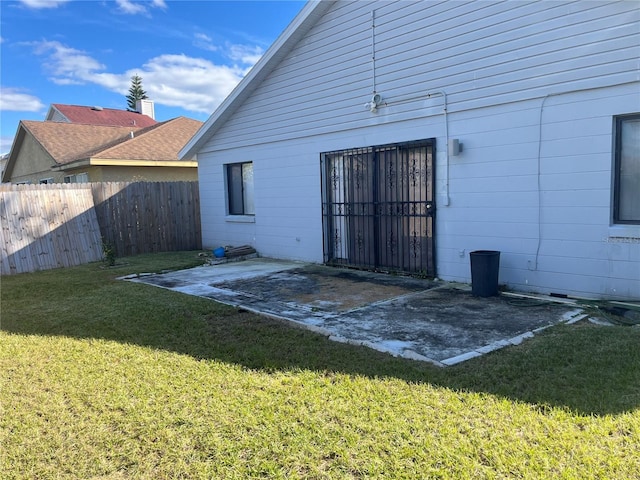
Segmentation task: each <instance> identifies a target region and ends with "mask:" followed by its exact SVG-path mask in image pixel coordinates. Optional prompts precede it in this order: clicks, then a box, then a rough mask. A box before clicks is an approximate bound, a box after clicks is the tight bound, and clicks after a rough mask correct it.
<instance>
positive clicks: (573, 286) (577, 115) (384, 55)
mask: <svg viewBox="0 0 640 480" xmlns="http://www.w3.org/2000/svg"><path fill="white" fill-rule="evenodd" d="M373 9H375V12H374V15H375V29H373V28H372V10H373ZM408 19H410V21H409V23H408ZM639 22H640V11H638V9H637V6H636V5H635V4H634V2H617V3H612V2H577V3H565V2H532V3H530V2H500V3H490V2H474V3H465V2H442V3H436V2H397V3H382V2H377V3H375V4H374V5H372V4H370V3H368V2H363V1H357V2H338V3H337V4H336V5H334V6H333V7H332V8H331V9H330V10H329V11H328V12H327V13H326V14H325V15H324V17H322V19H321V20H320V21H319V22H318V23H317V24H316V26H315V27H314V28H312V30H311V31H310V32H309V33H307V35H306V36H305V37H304V38H303V40H302V41H300V42H299V43H298V44H297V46H296V47H295V48H294V49H293V51H292V52H291V53H289V54H288V55H287V56H286V57H285V58H284V59H283V61H282V62H281V64H280V65H279V66H278V67H277V68H276V69H275V70H274V71H273V72H272V73H271V74H270V75H269V76H268V77H267V78H266V80H264V81H263V82H262V83H261V84H260V85H259V86H258V88H257V89H256V90H255V91H254V92H253V94H252V95H251V96H250V97H249V99H248V100H247V101H246V102H244V104H243V105H241V106H240V108H239V109H238V110H237V111H236V112H235V113H234V115H233V116H231V118H229V119H228V120H227V121H226V122H225V124H224V125H222V126H221V128H220V129H219V130H218V131H217V132H216V134H215V135H214V137H213V138H212V139H211V140H210V141H209V142H208V143H207V144H206V145H205V146H204V147H203V148H202V149H201V150H200V151H199V153H198V163H199V178H200V184H201V190H200V194H201V206H202V227H203V244H204V245H205V246H219V245H226V244H236V245H238V244H244V243H249V244H252V245H254V246H255V247H256V248H257V250H258V251H259V252H260V253H261V254H263V255H266V256H274V257H280V258H291V259H299V260H308V261H314V262H321V261H322V259H323V244H322V242H323V240H322V239H323V234H322V212H321V185H320V154H321V153H322V152H328V151H332V150H338V149H347V148H355V147H366V146H371V145H383V144H387V143H394V142H404V141H412V140H421V139H430V138H434V139H435V140H436V152H437V162H436V163H437V164H436V193H437V199H436V208H437V215H436V254H437V270H438V276H439V277H441V278H443V279H446V280H455V281H464V282H468V281H470V272H469V258H468V254H469V252H470V251H472V250H476V249H492V250H500V251H501V252H502V256H501V269H500V282H501V283H507V284H509V285H510V286H511V287H513V288H516V289H522V290H530V291H540V292H558V293H566V294H575V295H583V296H591V297H593V296H599V297H615V298H627V299H629V298H631V299H640V226H638V225H612V214H611V203H612V199H611V196H612V193H611V192H612V184H613V177H612V171H613V151H612V145H613V137H612V134H613V118H614V116H616V115H622V114H629V113H635V112H638V111H639V110H640V89H639V84H638V83H637V78H638V66H637V56H638V46H639V36H638V24H639ZM372 51H374V52H375V65H374V63H373V62H372ZM633 82H635V83H633ZM374 86H375V90H376V91H377V92H378V93H379V94H380V95H381V96H382V98H383V100H384V101H385V102H386V105H383V106H381V107H380V108H379V110H378V112H377V113H371V112H369V110H368V109H367V108H365V106H364V105H365V103H366V102H368V101H369V100H370V98H371V96H372V90H373V88H374ZM442 92H446V96H447V115H446V116H445V115H444V108H443V107H444V97H443V96H442V95H441V93H442ZM430 93H431V95H429V94H430ZM445 122H446V123H445ZM447 129H448V136H449V138H456V139H459V140H460V142H461V143H463V144H464V148H463V152H462V153H461V154H460V155H458V156H451V157H449V156H448V155H447V148H446V143H447V142H446V140H447V139H446V132H447ZM247 161H251V162H253V170H254V197H255V216H254V217H252V216H247V217H233V216H228V215H227V214H226V212H227V207H226V202H227V200H226V198H225V197H224V195H221V194H220V192H223V191H225V182H226V180H225V174H224V171H225V170H224V165H225V164H229V163H236V162H247Z"/></svg>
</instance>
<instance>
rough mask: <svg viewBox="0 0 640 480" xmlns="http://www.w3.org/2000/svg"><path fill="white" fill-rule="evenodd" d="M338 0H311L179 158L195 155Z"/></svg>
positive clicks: (187, 145) (185, 147)
mask: <svg viewBox="0 0 640 480" xmlns="http://www.w3.org/2000/svg"><path fill="white" fill-rule="evenodd" d="M336 1H337V0H309V1H308V2H307V4H306V5H305V6H304V7H303V8H302V10H300V12H299V13H298V15H296V17H295V18H294V19H293V20H292V21H291V23H290V24H289V25H288V26H287V28H286V29H285V30H284V31H283V32H282V33H281V34H280V36H279V37H278V38H277V39H276V40H275V42H273V44H272V45H271V47H269V49H268V50H267V51H266V52H265V54H264V55H263V56H262V58H261V59H260V60H258V63H256V64H255V65H254V66H253V68H252V69H251V70H250V71H249V73H248V74H247V75H246V76H245V77H244V78H243V79H242V80H241V81H240V83H238V85H237V86H236V87H235V88H234V89H233V91H232V92H231V93H230V94H229V95H228V96H227V97H226V98H225V99H224V100H223V102H222V103H221V104H220V105H219V106H218V108H217V109H216V110H215V111H214V112H213V114H211V116H210V117H209V118H208V119H207V121H206V122H205V123H204V125H202V127H200V129H199V130H198V131H197V132H196V134H195V135H194V136H193V137H192V138H191V140H189V142H187V144H186V145H185V146H184V147H183V148H182V150H180V152H178V157H179V158H180V159H184V158H192V157H194V156H195V155H196V154H197V152H198V150H199V149H200V148H202V146H203V145H204V144H205V143H206V142H207V141H208V140H209V139H210V138H211V137H212V136H213V135H214V133H215V132H216V131H217V130H218V129H219V128H220V126H221V125H222V124H223V123H224V122H225V121H226V120H227V119H228V118H229V117H230V116H231V115H232V114H233V112H234V111H235V110H236V108H238V107H239V106H240V105H241V104H242V103H243V102H244V101H245V100H246V98H247V97H248V96H249V95H250V94H251V92H252V91H253V90H254V89H255V88H256V87H257V86H258V84H259V83H260V82H261V81H262V80H263V79H264V78H265V77H266V76H267V75H268V74H269V73H270V72H271V71H272V70H273V68H275V66H276V65H278V64H279V63H280V61H281V60H282V59H283V58H284V56H285V55H286V54H287V53H289V51H291V49H292V48H293V47H294V46H295V44H296V43H297V42H298V41H299V40H300V39H301V38H302V37H303V36H304V35H305V34H306V33H307V32H308V31H309V30H310V29H311V28H312V27H313V25H315V24H316V22H317V21H318V19H319V18H320V17H321V16H322V15H323V14H324V13H325V12H326V11H327V10H328V9H329V8H330V7H331V5H333V4H334V3H335V2H336Z"/></svg>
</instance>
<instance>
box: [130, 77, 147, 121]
mask: <svg viewBox="0 0 640 480" xmlns="http://www.w3.org/2000/svg"><path fill="white" fill-rule="evenodd" d="M146 98H149V97H147V92H145V91H144V89H143V88H142V78H140V77H139V76H138V75H134V76H133V77H131V87H129V95H127V110H128V111H129V112H136V111H138V109H137V108H136V102H137V101H138V100H144V99H146Z"/></svg>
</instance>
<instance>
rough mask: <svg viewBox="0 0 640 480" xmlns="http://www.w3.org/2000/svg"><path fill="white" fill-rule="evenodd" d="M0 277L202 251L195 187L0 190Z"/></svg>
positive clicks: (166, 184)
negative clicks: (109, 253)
mask: <svg viewBox="0 0 640 480" xmlns="http://www.w3.org/2000/svg"><path fill="white" fill-rule="evenodd" d="M0 221H1V223H2V225H1V227H2V228H1V229H0V260H1V263H0V273H1V274H2V275H7V274H13V273H22V272H31V271H36V270H45V269H49V268H56V267H63V266H73V265H81V264H83V263H87V262H92V261H97V260H100V259H101V258H102V255H103V253H102V247H103V243H104V244H110V245H111V246H112V247H113V248H114V249H115V252H116V255H117V256H127V255H137V254H140V253H155V252H163V251H178V250H196V249H200V248H202V246H201V245H202V243H201V242H202V240H201V233H200V232H201V230H200V198H199V193H198V184H197V182H114V183H85V184H82V183H80V184H48V185H9V184H3V185H0Z"/></svg>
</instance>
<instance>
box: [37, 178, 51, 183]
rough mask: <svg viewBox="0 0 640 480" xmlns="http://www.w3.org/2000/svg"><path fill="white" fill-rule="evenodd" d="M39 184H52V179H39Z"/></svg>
mask: <svg viewBox="0 0 640 480" xmlns="http://www.w3.org/2000/svg"><path fill="white" fill-rule="evenodd" d="M40 183H41V184H42V183H53V178H41V179H40Z"/></svg>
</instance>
